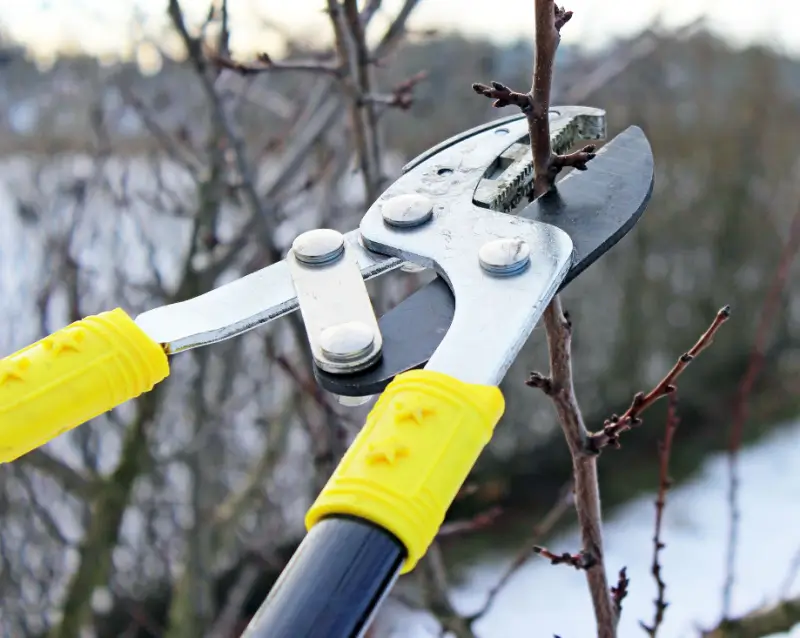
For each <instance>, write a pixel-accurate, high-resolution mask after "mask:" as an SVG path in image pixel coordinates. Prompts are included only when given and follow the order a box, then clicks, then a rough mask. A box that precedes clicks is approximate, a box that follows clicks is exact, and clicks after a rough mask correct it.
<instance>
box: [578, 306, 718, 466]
mask: <svg viewBox="0 0 800 638" xmlns="http://www.w3.org/2000/svg"><path fill="white" fill-rule="evenodd" d="M730 316H731V309H730V306H725V307H724V308H722V309H720V310H719V311H718V312H717V314H716V316H715V317H714V320H713V321H712V322H711V325H710V326H709V327H708V329H707V330H706V331H705V332H704V333H703V334H702V335H701V336H700V338H699V339H698V340H697V342H696V343H695V344H694V345H693V346H692V347H691V349H690V350H689V351H688V352H686V353H684V354H682V355H681V356H680V358H679V359H678V361H677V362H676V363H675V365H674V366H672V369H671V370H670V371H669V372H668V373H667V374H666V375H665V376H664V378H663V379H661V381H659V382H658V383H657V384H656V386H655V387H654V388H653V389H652V390H650V392H648V393H647V394H645V393H644V392H638V393H636V395H634V397H633V401H631V405H630V407H628V409H627V410H625V412H623V413H622V416H617V415H616V414H614V415H612V416H611V418H610V419H607V420H606V421H605V423H604V424H603V429H602V430H601V431H599V432H596V433H594V434H592V435H591V436H590V437H589V438H588V440H587V450H588V452H589V453H591V454H597V453H599V452H600V451H601V450H602V449H603V448H604V447H606V446H609V445H612V446H614V447H619V435H620V434H622V433H623V432H627V431H628V430H630V429H631V428H632V427H635V426H637V425H641V423H642V419H641V415H642V413H643V412H644V411H645V410H647V408H649V407H651V406H652V405H653V404H654V403H655V402H656V401H658V400H659V399H661V398H662V397H665V396H667V395H669V394H672V393H673V392H675V389H676V386H675V382H676V381H677V379H678V377H679V376H680V375H681V374H682V373H683V371H684V370H686V368H687V367H688V366H689V364H690V363H691V362H692V361H694V360H695V358H696V357H697V356H698V355H699V354H700V353H701V352H702V351H703V350H705V349H706V348H708V346H710V345H711V344H712V343H713V341H714V335H716V333H717V331H718V330H719V329H720V327H721V326H722V324H723V323H725V322H726V321H727V320H728V319H729V318H730Z"/></svg>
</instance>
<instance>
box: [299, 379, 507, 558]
mask: <svg viewBox="0 0 800 638" xmlns="http://www.w3.org/2000/svg"><path fill="white" fill-rule="evenodd" d="M504 409H505V402H504V400H503V395H502V393H501V392H500V390H499V388H496V387H494V386H484V385H472V384H468V383H463V382H462V381H459V380H458V379H454V378H453V377H450V376H448V375H445V374H442V373H439V372H431V371H428V370H412V371H410V372H405V373H403V374H400V375H398V376H397V377H395V379H394V380H393V381H392V382H391V383H390V384H389V385H388V386H387V388H386V390H385V391H384V392H383V394H382V395H381V397H380V399H379V400H378V402H377V403H376V404H375V407H374V408H373V409H372V411H371V412H370V414H369V417H367V423H366V425H365V426H364V428H363V429H362V430H361V432H360V433H359V435H358V437H357V438H356V440H355V441H354V442H353V445H351V446H350V449H349V450H348V451H347V453H346V454H345V456H344V458H343V459H342V461H341V462H340V463H339V466H338V467H337V468H336V471H335V472H334V473H333V476H331V478H330V480H329V481H328V483H327V485H326V486H325V488H324V489H323V490H322V492H321V494H320V495H319V497H318V498H317V500H316V501H315V502H314V504H313V505H312V506H311V509H310V510H309V511H308V514H307V515H306V528H307V529H311V527H312V526H313V525H314V524H315V523H317V522H318V521H319V520H320V519H322V518H324V517H326V516H331V515H337V514H339V515H351V516H356V517H359V518H363V519H366V520H369V521H372V522H373V523H376V524H377V525H380V526H381V527H383V528H384V529H386V530H388V531H390V532H391V533H392V534H394V535H395V536H396V537H397V538H398V539H399V540H400V541H401V542H402V543H403V545H405V548H406V551H407V557H406V561H405V563H404V564H403V568H402V573H406V572H409V571H411V570H412V569H413V568H414V566H415V565H416V564H417V561H419V559H420V558H422V556H424V554H425V552H426V551H427V549H428V547H429V546H430V544H431V543H432V542H433V539H434V538H435V537H436V533H437V532H438V530H439V527H440V526H441V524H442V522H443V521H444V517H445V514H446V513H447V510H448V508H449V507H450V504H451V503H452V502H453V499H454V498H455V497H456V494H457V493H458V490H459V489H460V488H461V485H462V484H463V482H464V481H465V480H466V478H467V475H468V474H469V472H470V470H471V469H472V466H473V465H474V464H475V462H476V461H477V460H478V456H479V455H480V453H481V451H482V450H483V448H484V446H485V445H486V444H487V443H488V442H489V440H490V439H491V437H492V433H493V432H494V427H495V425H497V422H498V421H499V420H500V417H501V416H502V415H503V410H504Z"/></svg>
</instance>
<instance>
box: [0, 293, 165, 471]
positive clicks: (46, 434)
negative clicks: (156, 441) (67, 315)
mask: <svg viewBox="0 0 800 638" xmlns="http://www.w3.org/2000/svg"><path fill="white" fill-rule="evenodd" d="M167 375H169V363H168V362H167V355H166V353H165V352H164V350H163V348H162V347H161V346H160V345H159V344H158V343H156V342H155V341H153V340H152V339H151V338H150V337H148V336H147V335H146V334H145V333H144V332H143V331H142V330H141V328H139V326H137V325H136V324H135V323H134V321H133V320H132V319H131V318H130V317H129V316H128V315H127V314H126V313H125V311H123V310H121V309H119V308H117V309H116V310H112V311H110V312H104V313H101V314H99V315H95V316H91V317H87V318H85V319H81V320H80V321H77V322H75V323H73V324H70V325H69V326H67V327H65V328H62V329H61V330H59V331H57V332H54V333H53V334H51V335H50V336H49V337H45V338H44V339H42V340H40V341H37V342H36V343H34V344H32V345H30V346H28V347H27V348H23V349H22V350H19V351H18V352H15V353H14V354H12V355H10V356H8V357H6V358H5V359H2V360H0V463H8V462H9V461H13V460H14V459H16V458H18V457H20V456H22V455H23V454H27V453H28V452H30V451H31V450H33V449H35V448H37V447H39V446H41V445H44V444H45V443H47V442H48V441H50V440H52V439H54V438H56V437H57V436H58V435H60V434H62V433H64V432H66V431H67V430H71V429H72V428H74V427H77V426H78V425H81V424H82V423H85V422H86V421H88V420H89V419H92V418H94V417H96V416H98V415H100V414H102V413H104V412H107V411H108V410H110V409H111V408H113V407H116V406H118V405H121V404H122V403H125V402H126V401H128V400H129V399H133V398H135V397H137V396H139V395H140V394H142V393H143V392H148V391H150V390H152V389H153V386H154V385H155V384H156V383H158V382H159V381H161V380H163V379H164V378H166V377H167Z"/></svg>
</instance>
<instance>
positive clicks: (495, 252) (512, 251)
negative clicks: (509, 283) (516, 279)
mask: <svg viewBox="0 0 800 638" xmlns="http://www.w3.org/2000/svg"><path fill="white" fill-rule="evenodd" d="M478 260H479V261H480V264H481V267H482V268H483V269H484V270H485V271H486V272H488V273H491V274H493V275H516V274H517V273H520V272H522V271H523V270H524V269H525V268H526V267H527V265H528V264H529V263H530V260H531V248H530V246H529V245H528V242H526V241H524V240H522V239H493V240H492V241H487V242H486V243H485V244H484V245H483V246H481V248H480V250H479V251H478Z"/></svg>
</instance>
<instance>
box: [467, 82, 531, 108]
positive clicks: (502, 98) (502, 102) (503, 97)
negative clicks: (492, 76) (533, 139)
mask: <svg viewBox="0 0 800 638" xmlns="http://www.w3.org/2000/svg"><path fill="white" fill-rule="evenodd" d="M472 90H473V91H475V93H477V94H479V95H484V96H486V97H488V98H491V99H493V100H494V102H492V106H493V107H494V108H496V109H500V108H503V107H504V106H512V105H513V106H518V107H519V108H520V110H521V111H522V112H523V113H528V112H529V111H530V110H531V109H532V108H533V103H532V102H531V96H530V94H529V93H520V92H519V91H513V90H512V89H510V88H508V87H507V86H506V85H505V84H502V83H501V82H492V86H486V85H485V84H481V83H480V82H476V83H475V84H473V85H472Z"/></svg>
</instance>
